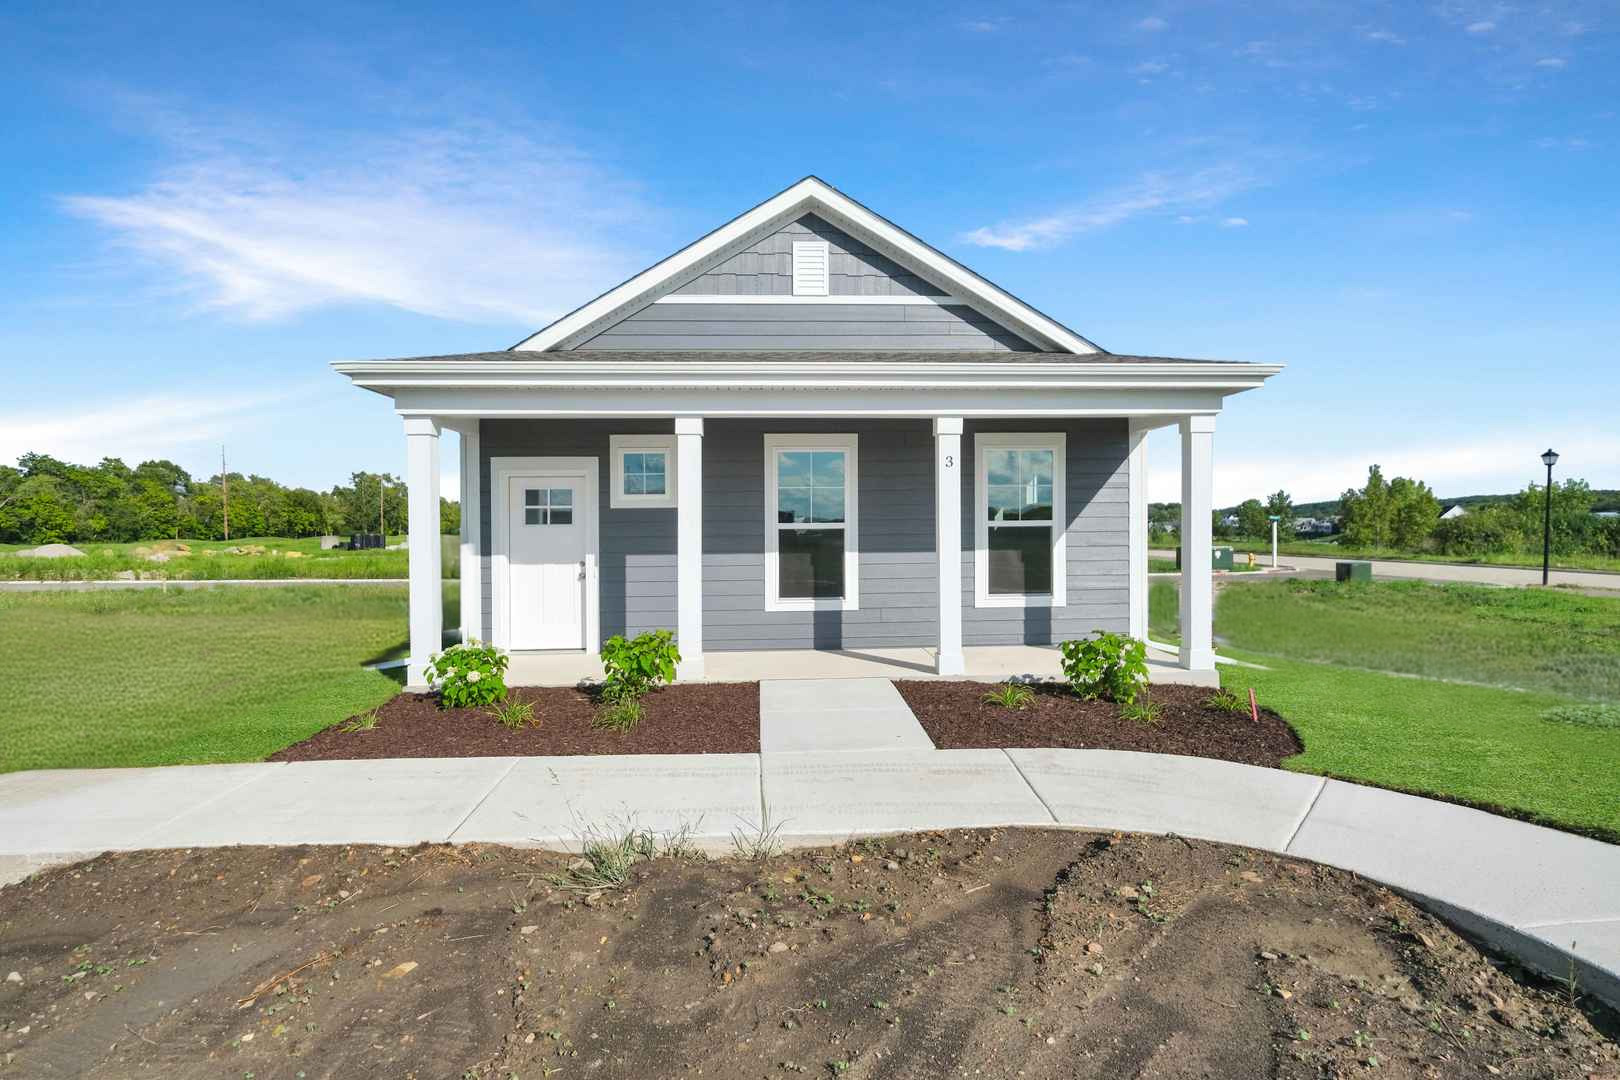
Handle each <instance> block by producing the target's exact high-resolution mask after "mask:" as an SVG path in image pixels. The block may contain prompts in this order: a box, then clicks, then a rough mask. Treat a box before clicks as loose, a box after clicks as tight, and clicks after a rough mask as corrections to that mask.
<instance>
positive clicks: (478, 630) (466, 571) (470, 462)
mask: <svg viewBox="0 0 1620 1080" xmlns="http://www.w3.org/2000/svg"><path fill="white" fill-rule="evenodd" d="M455 430H456V431H457V433H458V434H459V435H460V436H461V579H460V583H461V590H460V591H461V640H462V641H468V640H470V639H472V638H482V637H483V636H484V589H483V573H484V566H483V558H482V555H483V550H482V549H483V531H484V523H483V520H482V518H481V516H480V514H479V510H480V508H481V507H482V505H483V499H482V495H483V492H482V490H481V478H480V476H479V469H478V455H479V422H478V420H477V419H473V420H469V421H463V422H461V423H459V424H458V425H457V426H456V429H455Z"/></svg>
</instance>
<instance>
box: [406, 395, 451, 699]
mask: <svg viewBox="0 0 1620 1080" xmlns="http://www.w3.org/2000/svg"><path fill="white" fill-rule="evenodd" d="M404 421H405V483H406V503H407V505H406V508H405V509H406V529H407V533H408V535H407V537H406V547H407V548H408V549H409V550H408V551H407V552H406V556H407V562H408V564H409V574H410V588H409V590H408V609H407V610H408V621H409V626H410V638H409V640H410V649H411V653H410V659H409V661H408V663H407V666H406V675H405V683H406V685H407V686H409V687H411V688H413V689H420V688H423V687H426V686H427V685H428V678H427V663H428V658H429V657H431V656H432V655H433V654H434V653H437V652H438V651H439V650H440V649H442V648H444V636H443V632H444V590H443V572H444V570H443V555H442V553H441V552H440V550H439V546H440V540H439V421H438V420H437V418H435V417H432V416H406V417H405V418H404Z"/></svg>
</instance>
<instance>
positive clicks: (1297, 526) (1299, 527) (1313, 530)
mask: <svg viewBox="0 0 1620 1080" xmlns="http://www.w3.org/2000/svg"><path fill="white" fill-rule="evenodd" d="M1335 527H1336V525H1335V522H1334V520H1333V519H1332V518H1330V517H1302V518H1295V519H1294V535H1295V536H1307V537H1308V536H1332V535H1333V532H1334V529H1335Z"/></svg>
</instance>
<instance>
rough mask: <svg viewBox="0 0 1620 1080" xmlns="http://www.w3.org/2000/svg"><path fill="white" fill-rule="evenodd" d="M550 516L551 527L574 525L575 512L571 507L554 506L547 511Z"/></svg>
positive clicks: (548, 522)
mask: <svg viewBox="0 0 1620 1080" xmlns="http://www.w3.org/2000/svg"><path fill="white" fill-rule="evenodd" d="M546 513H547V514H548V515H549V519H548V521H547V524H549V525H572V524H573V523H574V510H573V508H572V507H569V506H553V507H552V508H551V509H550V510H548V511H546Z"/></svg>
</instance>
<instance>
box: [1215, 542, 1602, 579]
mask: <svg viewBox="0 0 1620 1080" xmlns="http://www.w3.org/2000/svg"><path fill="white" fill-rule="evenodd" d="M1222 543H1229V544H1231V545H1232V547H1233V548H1234V549H1235V550H1237V551H1254V552H1264V553H1266V554H1268V555H1269V554H1270V553H1271V541H1270V540H1249V539H1243V540H1226V541H1222ZM1278 548H1279V550H1280V551H1281V552H1282V554H1284V555H1312V556H1315V557H1317V558H1322V559H1391V560H1396V561H1402V562H1438V563H1461V564H1467V565H1471V566H1530V567H1539V566H1540V565H1541V551H1540V550H1539V549H1538V550H1535V551H1500V552H1493V553H1491V554H1489V555H1443V554H1440V553H1439V552H1435V551H1405V550H1401V549H1398V548H1381V547H1372V546H1356V545H1351V544H1341V543H1338V542H1337V541H1335V540H1284V541H1282V542H1281V543H1280V544H1279V545H1278ZM1552 565H1553V567H1554V569H1560V570H1608V571H1620V557H1616V556H1613V555H1598V554H1592V553H1581V554H1573V555H1554V556H1553V558H1552Z"/></svg>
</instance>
